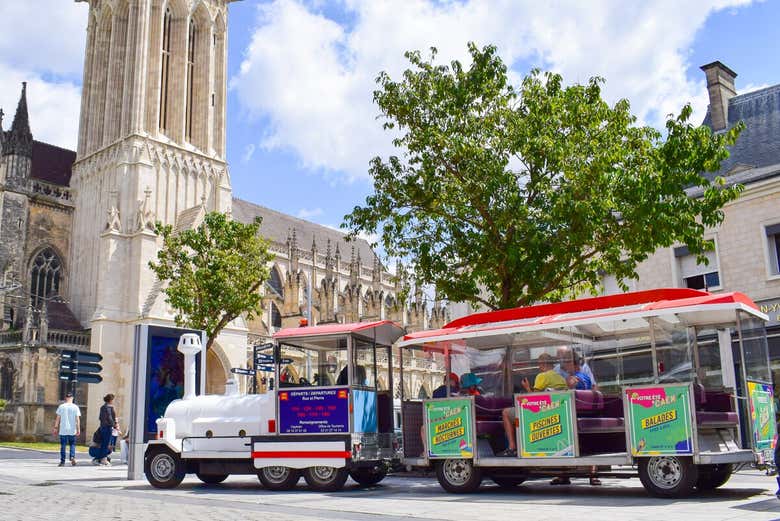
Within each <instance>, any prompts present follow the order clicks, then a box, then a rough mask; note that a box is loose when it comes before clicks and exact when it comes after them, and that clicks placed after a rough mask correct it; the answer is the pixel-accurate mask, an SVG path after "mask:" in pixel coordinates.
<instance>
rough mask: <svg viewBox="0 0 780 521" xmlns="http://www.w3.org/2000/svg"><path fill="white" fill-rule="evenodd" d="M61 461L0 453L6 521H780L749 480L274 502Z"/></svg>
mask: <svg viewBox="0 0 780 521" xmlns="http://www.w3.org/2000/svg"><path fill="white" fill-rule="evenodd" d="M57 459H58V458H57V455H56V454H53V453H44V452H35V451H25V450H14V449H3V448H0V520H38V519H42V520H56V521H64V520H72V519H90V518H94V519H111V520H115V519H116V520H124V519H128V520H130V519H132V520H146V519H165V520H167V519H171V520H179V519H181V520H189V521H199V520H204V521H205V520H209V521H211V520H232V519H242V520H244V519H274V521H277V520H278V521H286V520H297V521H305V520H315V519H316V520H348V519H349V520H353V519H354V520H364V519H365V520H367V519H379V520H381V521H395V520H407V521H409V520H415V519H425V520H436V519H453V520H459V521H460V520H474V521H485V520H499V519H512V520H531V519H543V520H545V521H548V520H556V519H567V520H571V519H578V520H579V519H582V520H585V519H609V520H611V521H620V520H648V521H650V520H652V521H659V520H661V521H666V520H674V519H685V520H686V521H699V520H701V521H705V520H706V521H716V520H721V519H729V520H743V519H744V520H769V519H780V501H778V500H777V499H776V498H775V496H774V482H775V480H774V478H772V477H767V476H764V475H763V474H761V473H759V472H754V471H749V472H741V473H739V474H737V475H735V476H734V477H733V478H732V479H731V481H729V483H728V484H727V485H726V486H725V488H723V489H721V490H719V491H717V492H714V493H708V494H700V495H697V496H694V497H691V498H690V499H686V500H660V499H654V498H651V497H649V496H648V495H647V494H646V493H645V491H644V489H643V488H642V486H641V484H640V483H639V480H637V479H631V480H619V479H605V480H604V486H602V487H599V488H594V487H590V486H588V485H587V484H586V483H587V482H586V480H574V485H572V486H568V487H552V486H550V485H548V484H547V481H546V480H545V481H533V482H529V483H526V484H524V485H522V486H520V487H518V488H517V490H514V491H505V490H501V489H499V488H498V487H497V486H495V485H493V484H492V483H491V482H490V481H488V480H485V483H484V484H483V486H482V489H481V490H480V491H479V492H478V493H476V494H472V495H463V496H458V495H452V494H447V493H445V492H443V491H442V490H441V489H440V488H439V485H438V483H437V482H436V480H435V479H433V478H425V477H419V476H415V477H408V476H403V475H398V476H391V477H389V478H387V479H386V480H384V481H383V482H382V483H381V484H380V485H378V486H376V487H371V488H366V489H362V488H359V487H358V486H357V485H355V484H354V483H352V482H351V481H349V482H348V484H347V486H346V488H345V490H343V491H342V492H335V493H322V492H312V491H309V490H307V487H306V485H305V482H304V481H303V480H301V482H300V483H299V485H298V488H297V489H296V490H295V491H292V492H285V493H281V492H269V491H267V490H265V489H263V488H262V486H261V485H260V483H259V482H258V480H257V479H255V478H254V477H252V476H236V477H231V478H229V479H228V480H227V481H226V482H224V483H223V484H220V485H212V486H207V485H204V484H202V483H201V482H200V481H198V480H197V478H194V477H191V478H190V477H188V478H187V479H186V480H185V481H184V483H182V485H181V486H179V487H178V488H176V489H173V490H156V489H153V488H152V487H151V486H149V484H148V483H147V482H146V481H144V480H140V481H128V480H127V479H126V476H127V467H126V466H124V465H115V466H113V467H110V468H108V467H93V466H92V465H90V464H89V459H88V458H87V457H86V456H84V455H79V465H78V466H76V467H64V468H58V467H57V466H56V463H57Z"/></svg>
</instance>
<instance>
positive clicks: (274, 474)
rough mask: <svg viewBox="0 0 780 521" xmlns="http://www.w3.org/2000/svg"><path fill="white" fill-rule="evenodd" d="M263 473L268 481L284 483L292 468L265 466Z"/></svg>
mask: <svg viewBox="0 0 780 521" xmlns="http://www.w3.org/2000/svg"><path fill="white" fill-rule="evenodd" d="M263 475H264V476H265V478H266V479H267V480H268V481H271V482H273V483H282V482H283V481H284V480H286V479H287V478H288V477H289V476H290V469H288V468H287V467H278V466H275V467H265V468H263Z"/></svg>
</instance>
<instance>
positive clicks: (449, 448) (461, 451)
mask: <svg viewBox="0 0 780 521" xmlns="http://www.w3.org/2000/svg"><path fill="white" fill-rule="evenodd" d="M471 415H472V413H471V399H469V398H455V399H452V398H450V399H441V400H431V401H426V402H425V421H426V424H427V426H428V429H427V441H428V457H431V458H473V457H474V440H473V439H472V432H471V424H472V417H471Z"/></svg>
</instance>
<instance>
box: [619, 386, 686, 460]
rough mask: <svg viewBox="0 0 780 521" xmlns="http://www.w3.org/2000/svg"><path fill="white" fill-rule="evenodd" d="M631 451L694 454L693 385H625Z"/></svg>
mask: <svg viewBox="0 0 780 521" xmlns="http://www.w3.org/2000/svg"><path fill="white" fill-rule="evenodd" d="M625 399H626V400H627V403H628V422H629V429H630V431H631V454H632V455H634V456H656V455H662V454H668V455H671V454H693V439H692V438H693V436H692V432H693V429H692V425H691V389H690V387H689V386H688V385H687V384H683V385H658V386H652V387H631V388H627V389H625Z"/></svg>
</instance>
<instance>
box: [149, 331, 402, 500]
mask: <svg viewBox="0 0 780 521" xmlns="http://www.w3.org/2000/svg"><path fill="white" fill-rule="evenodd" d="M403 333H404V331H403V329H402V328H401V327H400V326H398V325H397V324H395V323H393V322H390V321H387V320H385V321H378V322H365V323H357V324H328V325H322V326H313V327H301V328H291V329H282V330H281V331H279V332H278V333H276V335H274V343H275V346H274V349H273V351H274V353H273V366H274V367H273V371H274V382H275V383H276V385H275V389H271V390H269V391H268V392H266V393H264V394H249V395H241V394H239V393H238V391H237V386H236V385H235V383H234V382H229V383H228V385H227V386H226V391H225V394H224V395H201V396H195V393H194V389H195V355H196V354H197V353H198V352H200V349H201V345H200V339H199V337H198V336H197V335H188V334H185V335H182V338H181V340H180V342H179V351H181V352H182V353H184V355H185V391H184V397H183V398H182V399H180V400H175V401H173V402H171V404H170V405H169V406H168V408H167V409H166V411H165V415H164V416H163V417H162V418H160V419H158V420H157V431H158V432H157V439H155V440H152V441H150V442H149V444H148V446H147V448H146V452H145V458H144V472H145V474H146V477H147V479H148V481H149V482H150V483H151V484H152V485H153V486H155V487H158V488H172V487H175V486H177V485H178V484H179V483H181V481H182V480H183V479H184V476H185V475H186V474H188V473H194V474H196V475H197V476H198V478H199V479H200V480H201V481H203V482H205V483H219V482H221V481H224V480H225V479H226V478H227V476H228V475H230V474H256V475H257V476H258V479H259V480H260V481H261V482H262V483H263V485H264V486H265V487H266V488H268V489H271V490H288V489H291V488H293V487H295V485H296V484H297V483H298V481H299V480H300V478H301V476H303V477H304V479H305V480H306V482H307V483H308V485H309V486H310V487H311V488H313V489H315V490H322V491H334V490H339V489H341V488H342V486H343V485H344V483H345V481H346V479H347V477H352V479H354V480H355V481H357V482H358V483H360V484H363V485H371V484H375V483H378V482H379V481H381V480H382V479H383V478H384V477H385V475H386V472H387V469H388V468H390V467H391V466H393V465H396V466H397V465H398V464H399V462H400V433H397V432H396V429H395V428H394V417H395V411H394V404H393V397H392V393H391V391H390V390H391V389H392V388H393V387H392V350H391V345H392V344H393V343H394V342H395V341H396V340H397V339H398V338H400V337H401V336H402V335H403Z"/></svg>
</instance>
